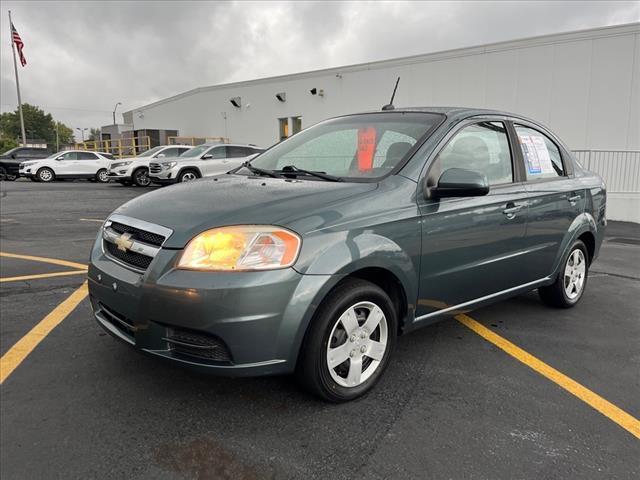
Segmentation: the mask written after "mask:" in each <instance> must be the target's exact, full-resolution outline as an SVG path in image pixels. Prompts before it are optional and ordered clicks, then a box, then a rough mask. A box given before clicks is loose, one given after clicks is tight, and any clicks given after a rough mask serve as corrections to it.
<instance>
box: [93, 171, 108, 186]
mask: <svg viewBox="0 0 640 480" xmlns="http://www.w3.org/2000/svg"><path fill="white" fill-rule="evenodd" d="M96 181H98V182H100V183H109V172H107V169H106V168H101V169H100V170H98V173H96Z"/></svg>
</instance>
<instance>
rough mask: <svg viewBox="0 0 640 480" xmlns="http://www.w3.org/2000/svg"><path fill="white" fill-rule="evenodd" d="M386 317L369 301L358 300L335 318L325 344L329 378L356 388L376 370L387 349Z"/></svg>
mask: <svg viewBox="0 0 640 480" xmlns="http://www.w3.org/2000/svg"><path fill="white" fill-rule="evenodd" d="M388 333H389V332H388V326H387V318H386V316H385V314H384V312H383V311H382V309H381V308H380V307H378V306H377V305H376V304H374V303H372V302H359V303H357V304H355V305H353V306H351V307H350V308H348V309H347V310H346V311H345V312H344V313H343V314H342V315H341V316H340V317H339V318H338V320H337V321H336V323H335V324H334V326H333V329H332V330H331V335H330V337H329V343H328V344H327V352H326V361H327V367H328V368H329V373H330V374H331V378H333V380H334V381H335V382H336V383H337V384H338V385H341V386H343V387H350V388H352V387H357V386H358V385H362V384H363V383H364V382H366V381H367V380H368V379H369V378H370V377H371V375H373V373H374V372H375V371H376V370H377V369H378V367H379V366H380V363H381V361H382V359H383V357H384V354H385V352H386V350H387V341H388Z"/></svg>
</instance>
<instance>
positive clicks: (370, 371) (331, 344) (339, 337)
mask: <svg viewBox="0 0 640 480" xmlns="http://www.w3.org/2000/svg"><path fill="white" fill-rule="evenodd" d="M397 325H398V321H397V317H396V312H395V309H394V306H393V303H392V302H391V299H390V298H389V296H388V295H387V294H386V292H385V291H384V290H382V289H381V288H380V287H378V286H377V285H375V284H373V283H370V282H367V281H365V280H360V279H348V280H345V281H344V282H342V283H341V284H340V285H339V286H338V287H336V288H335V289H334V290H333V291H332V292H331V293H330V294H329V295H328V296H327V298H325V299H324V300H323V302H322V306H321V307H320V308H319V309H318V311H317V312H316V315H315V316H314V318H313V320H312V324H311V326H310V327H309V331H308V332H307V335H306V337H305V341H304V343H303V346H302V349H301V357H300V359H299V362H298V368H297V372H296V375H297V378H298V380H299V382H300V383H301V384H302V385H303V386H304V387H306V388H307V389H308V390H310V391H311V392H312V393H314V394H316V395H318V396H320V397H322V398H324V399H325V400H329V401H331V402H345V401H349V400H353V399H355V398H358V397H360V396H362V395H364V394H365V393H366V392H368V391H369V390H370V389H371V388H373V386H374V385H375V384H376V383H377V381H378V380H379V379H380V376H381V375H382V372H383V371H384V369H385V368H386V366H387V364H388V363H389V358H390V357H391V353H392V351H393V347H394V345H395V340H396V334H397V330H398V327H397Z"/></svg>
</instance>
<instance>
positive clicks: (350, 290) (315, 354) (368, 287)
mask: <svg viewBox="0 0 640 480" xmlns="http://www.w3.org/2000/svg"><path fill="white" fill-rule="evenodd" d="M359 302H371V303H374V304H376V305H377V306H378V307H380V308H381V309H382V311H383V312H384V314H385V317H386V319H387V331H388V334H387V349H386V351H385V354H384V357H383V359H382V362H381V363H380V365H379V366H378V368H377V370H376V371H375V372H374V373H373V375H372V376H371V377H370V378H368V379H367V380H366V381H365V382H364V383H363V384H361V385H358V386H357V387H343V386H342V385H339V384H338V383H336V381H335V380H334V379H333V378H332V377H331V374H330V372H329V367H328V365H327V361H326V352H327V345H328V343H329V340H330V339H329V336H330V335H331V331H332V330H333V327H334V325H335V323H336V322H337V320H338V318H340V315H342V314H343V313H344V312H345V311H346V310H347V309H348V308H349V307H351V306H353V305H355V304H357V303H359ZM313 322H315V323H314V325H313V332H312V335H311V336H310V338H309V342H308V345H307V348H308V349H309V354H310V355H311V358H309V359H308V360H307V361H308V362H309V363H311V365H310V368H311V370H312V371H308V370H309V368H308V369H307V374H311V375H313V376H314V377H315V381H316V382H318V387H319V388H320V390H321V392H322V395H323V396H324V397H325V398H327V399H328V400H331V401H334V402H341V401H348V400H352V399H354V398H357V397H359V396H361V395H363V394H364V393H366V392H367V391H368V390H370V389H371V388H372V387H373V386H374V385H375V384H376V383H377V381H378V380H379V378H380V376H381V375H382V374H383V372H384V370H385V369H386V367H387V365H388V364H389V359H390V358H391V356H392V353H393V349H394V346H395V341H396V336H397V331H398V321H397V318H396V313H395V309H394V306H393V303H392V302H391V299H390V298H389V296H388V295H387V294H386V293H385V292H384V291H383V290H382V289H381V288H380V287H378V286H377V285H375V284H373V283H370V282H366V281H358V282H354V283H351V284H346V285H343V286H342V288H340V289H337V290H334V291H333V292H332V293H331V294H329V295H328V296H327V298H326V299H325V300H324V301H323V306H322V308H321V309H320V311H319V312H318V313H317V315H316V316H315V317H314V320H313Z"/></svg>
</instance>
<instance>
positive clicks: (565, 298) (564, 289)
mask: <svg viewBox="0 0 640 480" xmlns="http://www.w3.org/2000/svg"><path fill="white" fill-rule="evenodd" d="M588 276H589V252H588V251H587V247H586V245H585V244H584V243H583V242H582V240H576V241H575V242H574V243H573V244H572V245H571V248H570V249H569V252H568V253H567V256H566V257H565V258H564V259H563V261H562V269H561V270H560V272H559V273H558V277H557V278H556V280H555V281H554V282H553V283H552V284H551V285H549V286H547V287H540V288H539V289H538V295H539V296H540V299H541V300H542V301H543V302H544V303H546V304H547V305H549V306H551V307H556V308H571V307H573V306H574V305H576V304H577V303H578V302H579V301H580V299H581V298H582V295H583V294H584V291H585V289H586V288H587V278H588Z"/></svg>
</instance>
